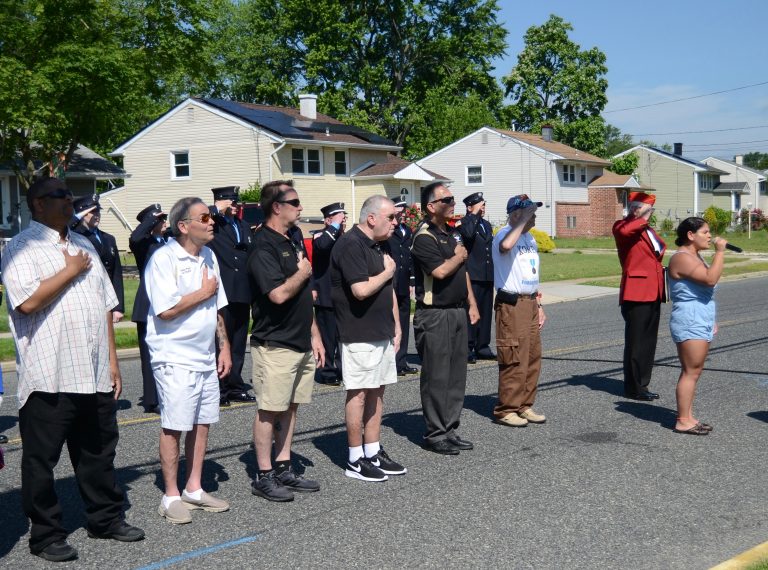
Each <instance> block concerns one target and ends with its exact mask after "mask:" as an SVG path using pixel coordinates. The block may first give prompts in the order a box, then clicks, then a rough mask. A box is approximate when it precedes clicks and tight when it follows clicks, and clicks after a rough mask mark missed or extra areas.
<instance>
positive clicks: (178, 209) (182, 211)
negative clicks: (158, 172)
mask: <svg viewBox="0 0 768 570" xmlns="http://www.w3.org/2000/svg"><path fill="white" fill-rule="evenodd" d="M195 204H205V202H203V201H202V200H201V199H200V198H192V197H190V198H182V199H181V200H179V201H178V202H176V203H175V204H174V205H173V207H172V208H171V211H170V212H169V213H168V226H169V227H170V228H171V233H173V237H179V236H180V235H181V230H180V229H179V222H182V221H184V220H186V219H187V218H189V210H190V208H192V206H194V205H195Z"/></svg>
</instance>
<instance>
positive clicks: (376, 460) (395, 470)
mask: <svg viewBox="0 0 768 570" xmlns="http://www.w3.org/2000/svg"><path fill="white" fill-rule="evenodd" d="M368 461H370V462H371V465H373V466H374V467H378V468H379V469H381V471H382V472H383V473H384V474H386V475H405V474H406V473H408V469H406V468H405V467H403V466H402V465H400V464H399V463H398V462H397V461H393V460H392V458H391V457H390V456H389V455H388V454H387V452H386V451H384V448H383V447H380V448H379V452H378V453H377V454H376V455H374V456H373V457H369V458H368Z"/></svg>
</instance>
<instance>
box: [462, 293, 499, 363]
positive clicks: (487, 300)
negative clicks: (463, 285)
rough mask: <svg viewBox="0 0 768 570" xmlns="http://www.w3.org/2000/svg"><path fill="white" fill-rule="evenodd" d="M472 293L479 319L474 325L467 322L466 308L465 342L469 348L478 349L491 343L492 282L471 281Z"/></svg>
mask: <svg viewBox="0 0 768 570" xmlns="http://www.w3.org/2000/svg"><path fill="white" fill-rule="evenodd" d="M472 293H474V295H475V301H476V302H477V310H478V311H479V313H480V320H479V321H478V322H477V323H475V324H474V325H473V324H471V323H470V322H469V309H467V337H468V338H467V343H468V347H469V350H470V351H472V350H474V351H478V350H482V349H484V348H488V347H489V345H490V344H491V322H493V282H492V281H472Z"/></svg>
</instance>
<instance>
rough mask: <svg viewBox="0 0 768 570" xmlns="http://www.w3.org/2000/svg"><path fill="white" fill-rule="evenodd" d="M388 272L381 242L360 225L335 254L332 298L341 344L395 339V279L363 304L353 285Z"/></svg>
mask: <svg viewBox="0 0 768 570" xmlns="http://www.w3.org/2000/svg"><path fill="white" fill-rule="evenodd" d="M382 271H384V254H383V253H382V251H381V247H380V245H379V244H378V243H376V242H375V241H373V240H372V239H370V238H369V237H368V236H366V235H365V234H364V233H363V232H362V231H361V230H360V229H359V228H358V227H357V226H355V227H354V228H352V230H350V231H349V232H347V233H346V234H344V235H343V236H342V237H341V238H339V241H338V242H337V243H336V245H335V246H334V248H333V251H332V252H331V297H332V299H333V307H334V309H335V311H336V323H337V325H338V329H339V338H340V340H341V342H374V341H379V340H387V339H391V338H393V337H394V336H395V317H394V315H393V313H392V308H393V297H392V280H391V279H390V280H389V281H387V283H386V284H385V285H384V286H383V287H382V288H381V289H379V290H378V291H376V293H374V294H373V295H371V296H370V297H368V298H366V299H363V300H362V301H361V300H359V299H357V298H356V297H355V296H354V295H353V294H352V285H353V284H354V283H361V282H363V281H368V278H369V277H373V276H374V275H378V274H379V273H381V272H382Z"/></svg>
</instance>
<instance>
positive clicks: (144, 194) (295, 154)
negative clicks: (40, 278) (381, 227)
mask: <svg viewBox="0 0 768 570" xmlns="http://www.w3.org/2000/svg"><path fill="white" fill-rule="evenodd" d="M316 99H317V97H316V96H315V95H301V96H300V107H299V108H291V107H277V106H270V105H257V104H250V103H238V102H234V101H225V100H221V99H201V98H190V99H187V100H185V101H183V102H181V103H180V104H178V105H177V106H175V107H174V108H173V109H171V110H169V111H168V112H167V113H165V114H164V115H163V116H161V117H159V118H158V119H157V120H155V121H154V122H153V123H151V124H150V125H148V126H147V127H145V128H144V129H142V130H141V131H140V132H138V133H136V134H135V135H134V136H133V137H131V138H130V139H128V140H127V141H126V142H124V143H123V144H121V145H120V146H119V147H118V148H116V149H115V150H114V151H113V152H112V153H111V156H116V157H121V158H122V159H123V167H124V169H125V170H126V171H127V172H128V173H130V175H131V176H130V178H129V179H127V180H126V184H125V186H124V187H122V188H118V189H116V190H113V191H110V192H106V193H104V194H102V196H101V203H102V207H103V211H102V222H101V225H102V227H103V229H104V230H105V231H107V232H110V233H112V234H114V235H115V237H116V238H117V243H118V247H120V248H121V249H126V248H127V247H128V236H129V235H130V232H131V231H132V229H133V228H134V227H135V226H136V224H137V222H136V219H135V218H136V214H137V213H138V212H139V211H141V210H142V209H143V208H145V207H146V206H147V205H149V204H151V203H153V202H159V203H160V204H161V205H162V206H163V208H164V209H165V210H168V209H170V207H171V206H172V205H173V203H174V202H176V201H177V200H178V199H180V198H183V197H185V196H199V197H200V198H202V199H203V200H205V201H206V202H208V203H210V202H211V200H212V195H211V191H210V189H211V188H215V187H217V186H228V185H237V186H240V188H241V190H244V189H246V188H247V187H248V186H250V185H262V184H264V183H265V182H268V181H269V180H276V179H293V181H294V184H295V186H296V189H297V190H298V191H299V195H300V197H301V202H302V206H303V208H304V211H303V216H305V217H306V218H318V217H321V213H320V208H321V207H323V206H325V205H326V204H329V203H331V202H337V201H338V202H344V203H345V205H346V208H347V210H348V211H349V212H350V218H351V219H355V218H356V217H357V213H358V212H359V210H360V206H362V203H363V201H364V200H365V199H366V198H368V197H369V196H372V195H373V194H387V195H389V196H392V195H395V194H397V195H404V196H405V197H406V199H408V200H409V201H410V202H414V201H418V194H419V190H420V188H421V186H422V185H425V184H428V183H429V182H431V181H433V180H435V179H436V178H438V177H439V176H438V175H436V174H435V173H433V172H429V171H427V170H425V169H424V168H422V167H419V166H417V165H415V164H413V163H410V162H408V161H405V160H403V159H401V158H399V157H397V156H396V155H397V153H399V152H400V150H401V147H399V146H397V145H396V144H395V143H394V142H392V141H390V140H388V139H386V138H384V137H381V136H379V135H376V134H374V133H371V132H368V131H365V130H363V129H359V128H357V127H353V126H350V125H345V124H344V123H342V122H340V121H338V120H336V119H334V118H332V117H329V116H327V115H322V114H320V113H318V112H317V110H316ZM414 197H416V198H414Z"/></svg>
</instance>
